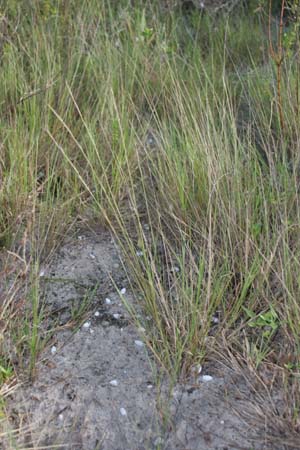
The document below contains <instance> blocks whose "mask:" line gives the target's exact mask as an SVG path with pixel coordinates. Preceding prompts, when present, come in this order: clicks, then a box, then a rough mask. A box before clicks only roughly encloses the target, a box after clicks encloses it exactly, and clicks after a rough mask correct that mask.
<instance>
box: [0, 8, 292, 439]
mask: <svg viewBox="0 0 300 450" xmlns="http://www.w3.org/2000/svg"><path fill="white" fill-rule="evenodd" d="M4 3H5V2H4ZM133 3H134V5H133ZM166 3H167V2H166ZM171 3H172V2H170V5H171ZM291 6H292V8H294V9H293V16H292V19H290V20H289V22H287V21H286V20H285V19H284V18H282V19H281V21H280V15H279V16H270V17H269V8H268V5H267V6H266V7H263V6H260V5H259V4H258V3H257V2H252V3H251V6H248V8H250V10H249V9H247V10H245V9H243V7H242V6H241V9H240V10H239V11H238V14H235V13H234V12H232V13H231V14H230V16H228V17H227V16H220V15H218V16H212V15H210V14H209V13H207V12H206V10H205V9H203V10H202V11H199V10H197V9H195V10H193V9H192V10H190V11H188V12H186V13H184V14H183V13H182V11H181V9H180V7H178V6H176V5H175V6H172V5H171V6H168V5H167V4H159V3H156V2H149V3H147V2H142V1H138V0H137V1H135V2H131V3H130V2H129V1H125V0H119V1H117V2H113V1H107V2H106V1H103V2H99V1H97V0H92V1H89V2H79V1H75V0H74V1H73V2H67V1H58V0H43V1H35V0H31V1H24V2H20V1H13V0H10V1H9V2H6V4H4V6H3V4H2V9H1V11H0V12H1V19H0V20H1V22H0V30H1V37H0V48H1V55H0V64H1V71H0V106H1V116H2V118H1V119H2V120H1V124H0V136H1V140H0V145H1V148H0V180H1V185H0V205H1V208H0V244H1V247H2V256H3V257H2V259H1V262H0V263H1V266H0V269H1V275H2V284H3V286H1V289H0V300H1V304H2V307H1V310H0V319H1V320H0V332H1V334H0V346H1V357H0V383H1V385H2V388H0V389H2V390H1V391H0V392H2V396H3V397H4V396H5V393H6V392H8V390H9V389H10V386H11V384H10V383H14V380H15V379H17V378H18V376H20V373H23V374H24V372H25V373H28V374H29V375H30V376H33V375H34V366H35V362H36V360H37V358H38V355H39V353H40V351H41V350H42V348H43V347H44V346H45V345H46V343H47V336H45V335H44V334H43V332H42V327H41V326H40V324H41V320H42V317H43V309H42V305H41V304H40V296H39V267H40V265H41V263H42V262H43V261H44V260H45V258H48V257H51V254H52V252H53V250H54V249H55V248H56V246H57V245H58V243H59V242H60V240H61V238H62V236H63V235H64V233H66V232H67V231H68V229H69V227H70V226H71V225H72V223H73V221H74V218H76V217H77V216H78V215H81V216H84V215H85V214H86V211H87V210H89V214H90V211H92V212H93V220H97V221H101V223H103V224H105V226H107V227H109V228H110V229H111V230H112V231H113V232H114V233H115V234H116V236H117V238H118V239H119V242H120V245H121V246H122V248H123V251H124V255H125V257H126V256H127V257H128V258H127V259H128V267H129V273H130V280H131V282H132V285H133V288H134V289H135V291H136V292H137V293H139V294H141V293H142V299H143V305H144V310H145V315H148V316H149V315H150V316H151V317H152V318H153V321H151V322H146V324H143V326H147V332H148V344H149V347H150V348H151V349H152V351H153V353H154V355H155V356H156V358H157V360H158V361H159V362H160V364H161V365H162V366H163V367H165V368H166V370H168V371H169V372H170V373H172V374H173V375H174V376H180V375H181V376H184V375H185V374H187V373H189V371H190V370H191V368H192V367H193V366H195V365H196V364H199V363H200V362H201V361H203V359H204V358H206V357H207V356H210V357H211V356H212V355H215V354H222V355H227V357H229V356H230V357H235V358H236V359H237V360H238V361H239V364H240V365H241V366H242V367H243V368H244V370H246V371H251V372H252V373H256V374H257V375H258V377H260V378H261V379H262V380H263V383H264V385H265V386H267V388H268V389H270V391H271V390H272V389H273V388H275V387H276V389H282V390H283V391H284V392H286V405H285V407H284V408H283V410H282V412H279V413H278V412H277V413H276V412H275V410H274V409H272V408H273V407H272V405H271V404H270V405H268V407H269V409H270V414H271V415H272V414H274V415H275V414H277V415H278V414H279V417H276V426H277V427H279V429H280V427H284V428H285V429H289V432H290V434H291V436H292V437H295V436H297V433H299V423H300V422H299V420H300V419H299V408H300V390H299V368H300V352H299V346H300V341H299V336H300V333H299V331H300V303H299V298H300V278H299V274H300V270H299V269H300V247H299V242H300V239H299V238H300V194H299V182H300V166H299V162H300V160H299V154H300V153H299V152H300V131H299V107H300V100H299V76H300V72H299V70H300V60H299V57H300V56H299V23H300V21H299V20H298V16H297V14H298V12H299V8H298V3H297V2H296V1H295V2H293V3H292V5H291ZM249 11H250V12H249ZM278 17H279V19H278ZM269 21H270V27H269V26H268V22H269ZM278 36H279V37H278ZM279 63H280V64H279ZM279 77H280V78H279ZM6 255H8V256H9V258H8V259H6ZM132 313H133V314H134V311H133V312H132ZM149 323H151V325H149ZM267 369H268V370H267ZM266 373H268V374H270V373H271V374H272V376H271V375H268V376H265V378H264V374H266ZM290 392H293V399H292V400H291V398H290V395H289V393H290ZM267 401H268V400H267V399H266V402H267ZM266 410H267V406H266ZM295 439H296V438H295ZM295 448H296V447H295Z"/></svg>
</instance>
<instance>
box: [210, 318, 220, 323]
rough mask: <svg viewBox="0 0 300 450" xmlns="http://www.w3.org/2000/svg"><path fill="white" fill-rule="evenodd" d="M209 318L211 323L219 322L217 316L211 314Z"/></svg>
mask: <svg viewBox="0 0 300 450" xmlns="http://www.w3.org/2000/svg"><path fill="white" fill-rule="evenodd" d="M211 320H212V322H213V323H219V318H218V317H217V316H213V317H212V319H211Z"/></svg>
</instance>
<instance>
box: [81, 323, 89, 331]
mask: <svg viewBox="0 0 300 450" xmlns="http://www.w3.org/2000/svg"><path fill="white" fill-rule="evenodd" d="M90 326H91V322H85V323H84V324H83V325H82V328H85V329H86V330H87V329H88V328H90Z"/></svg>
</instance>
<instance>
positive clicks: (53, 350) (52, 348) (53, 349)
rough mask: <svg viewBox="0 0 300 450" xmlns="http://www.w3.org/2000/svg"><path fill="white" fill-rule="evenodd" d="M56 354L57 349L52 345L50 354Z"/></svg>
mask: <svg viewBox="0 0 300 450" xmlns="http://www.w3.org/2000/svg"><path fill="white" fill-rule="evenodd" d="M56 352H57V348H56V346H55V345H53V346H52V347H51V353H52V355H55V353H56Z"/></svg>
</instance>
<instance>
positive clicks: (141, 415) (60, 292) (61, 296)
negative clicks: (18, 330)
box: [3, 231, 275, 450]
mask: <svg viewBox="0 0 300 450" xmlns="http://www.w3.org/2000/svg"><path fill="white" fill-rule="evenodd" d="M112 279H113V280H114V281H112ZM41 286H42V292H43V297H44V301H45V306H46V311H47V315H48V319H45V323H44V326H45V327H48V328H49V329H51V328H53V326H54V325H55V324H56V325H58V324H59V325H60V326H61V329H60V330H58V331H57V332H55V335H54V337H53V339H52V341H51V343H50V345H49V346H47V348H46V349H45V351H44V353H43V355H42V358H41V361H40V362H39V364H38V367H37V375H36V379H35V381H34V382H32V383H30V384H28V383H27V384H26V383H25V384H23V385H22V386H20V387H19V389H18V390H17V391H16V392H15V393H14V395H13V396H12V397H11V399H10V401H9V408H10V410H11V414H12V416H15V417H19V419H22V423H23V425H26V426H27V427H28V431H27V432H26V433H23V436H22V438H20V439H19V447H17V448H41V447H42V446H48V447H47V448H50V449H54V448H65V449H84V450H96V449H99V450H100V449H102V450H148V449H151V450H152V449H157V450H158V449H161V450H162V449H164V450H184V449H185V450H206V449H214V450H226V449H228V450H229V449H232V450H233V449H234V450H237V449H247V450H254V449H255V450H263V449H264V450H266V449H271V448H272V449H274V448H275V447H274V445H271V446H269V447H268V446H267V445H266V444H263V442H262V439H261V433H260V432H258V430H253V429H251V427H250V426H249V425H248V424H247V423H246V422H245V421H244V420H243V419H242V416H241V415H240V414H239V412H241V411H243V410H245V408H246V406H247V402H248V401H249V398H250V396H251V393H250V390H249V388H248V387H247V385H246V384H245V383H244V382H243V380H242V379H241V377H238V376H236V374H234V372H233V371H232V370H231V369H230V368H226V367H225V366H224V365H218V364H213V365H209V364H208V365H206V366H204V367H203V369H202V372H201V375H200V376H198V377H196V378H195V379H194V380H192V381H191V380H190V381H189V382H187V383H181V384H180V383H178V384H177V385H176V386H174V387H173V388H172V389H169V386H170V383H169V381H168V380H167V379H166V377H165V378H163V379H162V378H160V377H159V376H158V374H159V371H158V368H157V367H156V366H155V364H154V361H153V359H152V358H151V354H150V353H149V352H148V350H147V347H146V346H145V345H144V344H143V330H139V329H137V328H136V326H135V325H134V324H133V323H132V321H131V319H130V317H129V315H128V313H127V310H126V308H125V307H124V305H123V303H122V301H121V299H120V291H122V292H123V297H124V298H125V299H126V301H127V302H131V303H132V302H133V303H134V302H137V300H135V299H134V298H133V295H132V293H131V292H130V289H129V286H128V283H127V279H126V275H125V273H124V270H123V268H122V264H121V261H120V256H119V252H118V249H117V246H116V245H115V244H114V241H113V240H112V238H111V236H110V235H109V234H108V233H107V232H103V231H101V232H99V233H95V232H91V231H86V232H82V231H81V232H79V233H78V234H77V235H76V236H74V237H73V238H72V239H71V238H70V239H68V240H66V242H65V244H64V245H63V246H62V247H61V248H60V250H59V251H58V252H57V254H56V256H55V258H54V260H53V261H52V263H51V266H50V267H48V268H42V269H41ZM125 289H126V292H125ZM121 296H122V295H121ZM135 306H138V305H137V304H136V303H135ZM80 308H82V309H84V308H86V317H85V319H84V322H83V323H81V324H80V326H78V327H77V329H74V328H69V327H66V326H65V325H66V324H68V323H70V322H71V323H72V320H73V319H76V316H77V315H79V314H82V310H80ZM73 323H74V321H73ZM158 380H160V381H159V382H158ZM237 388H238V389H237ZM251 438H252V439H251ZM255 438H259V439H257V440H256V439H255ZM57 446H58V447H57ZM3 448H5V449H9V448H10V449H11V448H16V447H13V446H12V445H11V444H8V443H6V444H3Z"/></svg>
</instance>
